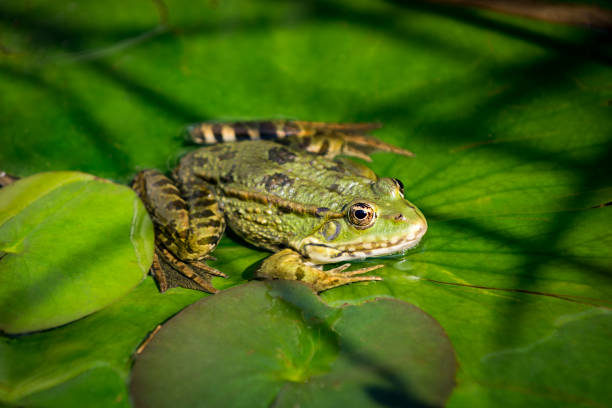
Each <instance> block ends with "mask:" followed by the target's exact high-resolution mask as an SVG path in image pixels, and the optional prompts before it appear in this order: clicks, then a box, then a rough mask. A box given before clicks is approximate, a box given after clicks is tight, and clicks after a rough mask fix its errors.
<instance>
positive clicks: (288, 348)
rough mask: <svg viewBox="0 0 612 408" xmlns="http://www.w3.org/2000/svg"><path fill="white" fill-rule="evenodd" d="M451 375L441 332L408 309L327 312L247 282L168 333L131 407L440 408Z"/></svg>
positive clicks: (142, 365) (289, 290) (290, 288)
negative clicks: (391, 407) (409, 406)
mask: <svg viewBox="0 0 612 408" xmlns="http://www.w3.org/2000/svg"><path fill="white" fill-rule="evenodd" d="M455 369H456V362H455V357H454V353H453V350H452V346H451V344H450V342H449V341H448V338H447V337H446V335H445V334H444V331H443V330H442V328H441V327H440V326H439V325H438V324H437V323H436V322H435V320H433V319H432V318H431V317H429V316H427V315H426V314H425V313H423V312H422V311H421V310H420V309H418V308H416V307H414V306H411V305H409V304H407V303H404V302H401V301H397V300H391V299H379V300H376V301H373V302H369V303H366V304H364V305H361V306H346V307H340V308H337V309H336V308H329V307H327V306H325V305H324V304H323V303H322V302H320V300H319V299H318V298H317V296H316V295H314V293H312V291H311V290H310V289H309V288H307V287H306V286H303V285H301V284H299V283H296V282H272V283H269V284H265V283H260V282H252V283H249V284H248V285H242V286H239V287H237V288H232V289H228V290H226V291H224V292H222V293H220V294H218V295H216V296H213V297H208V298H206V299H203V300H202V301H200V302H198V303H196V304H194V305H192V306H190V307H189V308H187V309H185V310H184V311H182V312H181V313H180V314H179V315H177V316H176V317H174V318H173V319H172V320H170V321H169V322H168V323H166V324H165V325H164V326H163V328H162V329H161V330H160V331H159V333H157V335H156V336H155V337H154V338H153V340H152V341H151V343H149V345H148V347H147V348H146V349H145V351H144V352H143V353H142V354H141V355H140V356H139V357H138V358H137V359H136V363H135V366H134V369H133V373H132V380H131V389H132V392H131V395H132V398H133V401H134V403H135V405H136V406H137V407H170V406H177V405H178V406H196V405H197V406H247V405H248V406H252V407H256V406H261V407H266V406H269V405H270V404H271V403H274V404H275V405H278V406H295V405H296V404H297V405H300V406H304V407H306V406H313V407H314V406H316V407H321V406H330V407H332V406H339V405H341V406H360V407H365V406H379V405H385V404H389V403H393V404H396V405H398V406H406V404H412V405H417V406H441V405H442V404H443V403H444V401H446V399H447V397H448V395H449V394H450V391H451V389H452V388H453V385H454V373H455ZM237 389H239V390H240V392H239V393H236V390H237ZM228 395H233V396H232V397H231V398H228Z"/></svg>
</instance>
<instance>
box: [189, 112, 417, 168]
mask: <svg viewBox="0 0 612 408" xmlns="http://www.w3.org/2000/svg"><path fill="white" fill-rule="evenodd" d="M380 127H381V125H380V124H379V123H326V122H308V121H301V120H260V121H245V122H201V123H195V124H192V125H189V126H187V128H186V129H185V138H186V139H187V140H189V141H191V142H193V143H197V144H207V145H209V144H215V143H226V142H236V141H238V142H239V141H243V140H276V141H279V142H281V143H286V144H289V145H291V146H293V147H295V148H299V149H304V150H306V151H309V152H311V153H314V154H318V155H323V156H326V157H330V158H333V157H335V156H337V155H339V154H345V155H348V156H354V157H359V158H361V159H364V160H366V161H370V154H371V153H373V152H376V151H383V152H391V153H396V154H401V155H404V156H414V154H413V153H412V152H410V151H408V150H405V149H402V148H399V147H396V146H393V145H390V144H388V143H385V142H383V141H381V140H379V139H377V138H375V137H374V136H372V135H370V134H369V132H371V131H372V130H375V129H378V128H380Z"/></svg>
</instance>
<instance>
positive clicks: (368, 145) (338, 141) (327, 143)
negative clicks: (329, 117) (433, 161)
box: [294, 131, 414, 162]
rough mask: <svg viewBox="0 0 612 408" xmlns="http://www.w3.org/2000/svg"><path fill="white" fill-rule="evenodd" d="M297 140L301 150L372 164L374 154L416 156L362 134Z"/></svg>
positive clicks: (335, 134) (316, 135)
mask: <svg viewBox="0 0 612 408" xmlns="http://www.w3.org/2000/svg"><path fill="white" fill-rule="evenodd" d="M296 140H297V142H296V143H297V145H298V146H299V147H300V148H302V149H304V150H306V151H309V152H311V153H314V154H318V155H321V156H325V157H329V158H334V157H336V156H337V155H340V154H343V155H346V156H352V157H357V158H359V159H363V160H365V161H368V162H370V161H372V159H371V158H370V155H371V154H372V153H374V152H390V153H395V154H401V155H403V156H408V157H412V156H414V153H412V152H411V151H409V150H406V149H402V148H400V147H397V146H393V145H391V144H389V143H385V142H383V141H382V140H379V139H377V138H375V137H374V136H371V135H368V134H361V133H351V132H331V131H330V132H329V133H320V134H315V135H313V136H309V137H301V138H296ZM294 144H295V143H294Z"/></svg>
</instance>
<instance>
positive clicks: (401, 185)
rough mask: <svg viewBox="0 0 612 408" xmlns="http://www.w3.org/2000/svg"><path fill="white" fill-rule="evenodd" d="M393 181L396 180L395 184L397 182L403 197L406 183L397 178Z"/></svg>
mask: <svg viewBox="0 0 612 408" xmlns="http://www.w3.org/2000/svg"><path fill="white" fill-rule="evenodd" d="M393 181H395V184H397V187H398V188H399V192H400V194H401V195H402V197H403V196H404V183H402V182H401V181H400V179H396V178H394V179H393Z"/></svg>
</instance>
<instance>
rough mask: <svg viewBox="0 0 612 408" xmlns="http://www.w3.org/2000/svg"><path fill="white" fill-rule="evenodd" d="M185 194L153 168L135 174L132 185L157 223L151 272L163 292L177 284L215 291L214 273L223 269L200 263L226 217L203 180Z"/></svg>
mask: <svg viewBox="0 0 612 408" xmlns="http://www.w3.org/2000/svg"><path fill="white" fill-rule="evenodd" d="M189 187H190V188H188V189H185V190H186V191H189V193H190V194H189V195H185V194H184V193H183V194H181V192H180V191H179V188H178V187H177V185H176V184H175V183H174V182H173V181H172V180H170V179H169V178H168V177H166V176H164V175H163V174H161V173H160V172H158V171H156V170H145V171H142V172H140V173H138V175H137V176H136V178H135V179H134V181H133V183H132V188H133V189H134V190H135V191H136V192H137V193H138V195H139V196H140V198H141V199H142V201H143V202H144V204H145V207H146V209H147V211H148V212H149V215H150V216H151V218H152V220H153V224H154V226H155V256H154V262H153V266H152V267H151V274H152V275H153V276H154V277H155V280H156V281H157V283H158V285H159V288H160V290H161V291H162V292H164V291H165V290H167V289H169V288H172V287H176V286H181V287H186V288H190V289H198V290H203V291H205V292H209V293H215V292H216V289H215V288H214V286H212V284H211V280H212V278H213V276H223V277H225V274H223V273H222V272H220V271H218V270H216V269H215V268H212V267H210V266H208V265H206V264H205V263H204V260H206V259H209V258H210V256H209V253H210V252H212V250H213V249H214V248H215V247H216V246H217V243H218V242H219V240H220V239H221V235H222V234H223V230H224V229H225V221H224V219H223V214H222V212H221V211H220V209H219V207H218V205H217V201H216V198H215V196H214V194H213V192H212V191H211V190H210V189H209V188H208V187H207V186H206V185H198V186H197V188H196V187H195V186H189Z"/></svg>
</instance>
